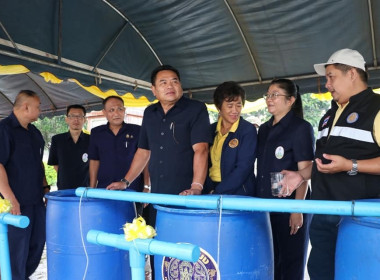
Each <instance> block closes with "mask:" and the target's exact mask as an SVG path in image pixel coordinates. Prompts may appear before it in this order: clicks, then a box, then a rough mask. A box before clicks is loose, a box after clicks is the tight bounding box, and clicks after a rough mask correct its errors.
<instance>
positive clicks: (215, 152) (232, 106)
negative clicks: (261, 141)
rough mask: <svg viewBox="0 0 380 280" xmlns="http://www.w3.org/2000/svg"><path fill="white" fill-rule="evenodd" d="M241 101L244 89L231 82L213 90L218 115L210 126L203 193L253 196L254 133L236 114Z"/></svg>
mask: <svg viewBox="0 0 380 280" xmlns="http://www.w3.org/2000/svg"><path fill="white" fill-rule="evenodd" d="M244 102H245V92H244V89H243V88H242V87H241V86H239V85H238V84H237V83H235V82H224V83H223V84H221V85H219V86H218V87H217V88H216V90H215V92H214V104H215V106H216V108H217V109H218V111H219V118H218V121H217V122H216V123H214V124H212V125H211V132H212V133H213V135H214V141H213V145H212V146H211V147H210V162H211V164H210V166H211V167H210V169H209V176H208V178H207V180H206V187H205V190H207V191H206V192H207V193H209V192H211V193H217V194H233V195H250V196H252V195H253V190H254V183H255V174H254V164H255V159H256V143H257V132H256V128H255V126H254V125H253V124H251V123H249V122H248V121H246V120H244V119H243V118H241V117H240V113H241V110H242V108H243V106H244Z"/></svg>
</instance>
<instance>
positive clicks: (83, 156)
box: [48, 104, 90, 190]
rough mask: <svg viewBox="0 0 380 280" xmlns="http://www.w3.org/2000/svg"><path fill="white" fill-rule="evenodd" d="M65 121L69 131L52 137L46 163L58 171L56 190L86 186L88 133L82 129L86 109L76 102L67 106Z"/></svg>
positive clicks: (87, 182) (87, 181)
mask: <svg viewBox="0 0 380 280" xmlns="http://www.w3.org/2000/svg"><path fill="white" fill-rule="evenodd" d="M65 121H66V123H67V124H68V126H69V131H68V132H65V133H61V134H57V135H54V136H53V137H52V140H51V147H50V152H49V160H48V164H49V165H53V166H54V169H55V170H56V171H57V173H58V180H57V187H58V190H64V189H74V188H77V187H80V186H84V187H87V186H88V184H89V180H88V178H89V176H88V154H87V152H88V146H89V144H90V135H88V134H86V133H83V131H82V129H83V125H84V123H85V121H86V109H85V108H84V107H83V106H82V105H77V104H74V105H70V106H68V107H67V111H66V118H65Z"/></svg>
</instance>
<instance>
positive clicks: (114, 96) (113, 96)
mask: <svg viewBox="0 0 380 280" xmlns="http://www.w3.org/2000/svg"><path fill="white" fill-rule="evenodd" d="M112 98H115V99H118V100H120V101H121V102H122V103H123V105H124V100H123V98H121V97H120V96H118V95H111V96H108V97H107V98H105V99H104V100H103V108H104V107H106V103H107V101H108V100H110V99H112Z"/></svg>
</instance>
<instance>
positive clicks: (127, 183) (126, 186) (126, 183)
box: [120, 178, 131, 188]
mask: <svg viewBox="0 0 380 280" xmlns="http://www.w3.org/2000/svg"><path fill="white" fill-rule="evenodd" d="M120 182H123V183H125V188H128V187H129V185H130V184H131V183H129V181H128V180H127V179H125V178H123V179H121V180H120Z"/></svg>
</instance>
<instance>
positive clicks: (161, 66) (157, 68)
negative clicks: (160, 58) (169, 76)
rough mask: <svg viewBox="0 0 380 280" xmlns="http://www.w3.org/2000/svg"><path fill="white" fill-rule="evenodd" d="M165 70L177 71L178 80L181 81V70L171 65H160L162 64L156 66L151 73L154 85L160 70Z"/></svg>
mask: <svg viewBox="0 0 380 280" xmlns="http://www.w3.org/2000/svg"><path fill="white" fill-rule="evenodd" d="M165 70H169V71H173V72H174V73H176V74H177V77H178V80H180V81H181V77H180V75H179V71H178V70H177V69H176V68H174V67H173V66H171V65H160V66H158V67H156V68H154V69H153V71H152V74H151V75H150V82H151V83H152V86H154V84H155V82H156V77H157V74H158V72H161V71H165Z"/></svg>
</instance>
